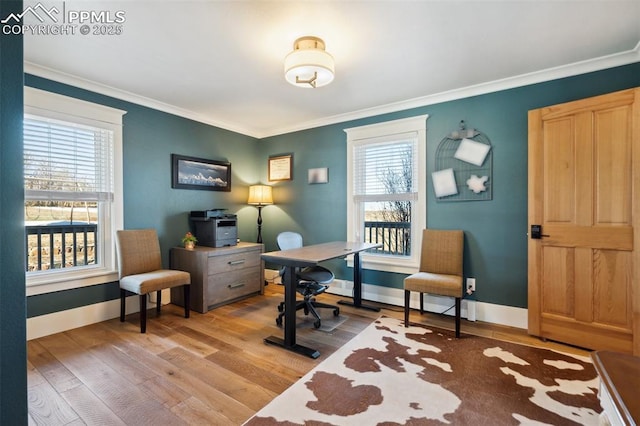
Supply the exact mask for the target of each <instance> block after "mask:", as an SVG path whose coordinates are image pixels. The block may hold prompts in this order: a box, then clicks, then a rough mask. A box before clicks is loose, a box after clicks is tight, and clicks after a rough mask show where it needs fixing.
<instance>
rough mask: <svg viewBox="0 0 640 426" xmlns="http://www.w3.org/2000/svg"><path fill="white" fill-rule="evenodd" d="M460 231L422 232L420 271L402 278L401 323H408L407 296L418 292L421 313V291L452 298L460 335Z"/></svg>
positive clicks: (430, 230) (461, 293)
mask: <svg viewBox="0 0 640 426" xmlns="http://www.w3.org/2000/svg"><path fill="white" fill-rule="evenodd" d="M463 249H464V232H463V231H439V230H433V229H425V230H423V231H422V251H421V252H420V272H418V273H416V274H413V275H410V276H408V277H407V278H405V279H404V326H405V327H408V326H409V299H410V296H411V292H412V291H418V292H420V314H421V315H422V313H423V312H424V293H430V294H438V295H440V296H449V297H454V298H455V308H456V312H455V315H456V337H460V304H461V300H462V296H463V289H464V287H463V285H462V264H463Z"/></svg>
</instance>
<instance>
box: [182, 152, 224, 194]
mask: <svg viewBox="0 0 640 426" xmlns="http://www.w3.org/2000/svg"><path fill="white" fill-rule="evenodd" d="M171 171H172V173H171V187H172V188H176V189H204V190H208V191H231V163H228V162H225V161H215V160H206V159H204V158H196V157H186V156H184V155H178V154H171Z"/></svg>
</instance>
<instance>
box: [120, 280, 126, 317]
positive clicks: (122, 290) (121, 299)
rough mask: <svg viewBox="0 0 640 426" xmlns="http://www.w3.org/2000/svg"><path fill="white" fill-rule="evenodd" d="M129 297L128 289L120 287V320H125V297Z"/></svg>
mask: <svg viewBox="0 0 640 426" xmlns="http://www.w3.org/2000/svg"><path fill="white" fill-rule="evenodd" d="M126 298H127V290H125V289H123V288H121V289H120V322H124V311H125V309H124V308H125V306H124V305H125V299H126Z"/></svg>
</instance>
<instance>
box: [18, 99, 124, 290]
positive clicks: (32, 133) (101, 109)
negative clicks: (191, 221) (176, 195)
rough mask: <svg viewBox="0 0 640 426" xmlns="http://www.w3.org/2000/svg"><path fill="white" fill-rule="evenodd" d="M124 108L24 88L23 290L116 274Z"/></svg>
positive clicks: (55, 287)
mask: <svg viewBox="0 0 640 426" xmlns="http://www.w3.org/2000/svg"><path fill="white" fill-rule="evenodd" d="M123 114H124V111H120V110H116V109H113V108H109V107H105V106H102V105H97V104H93V103H89V102H85V101H80V100H78V99H74V98H69V97H66V96H62V95H57V94H53V93H49V92H45V91H42V90H38V89H33V88H29V87H26V88H25V113H24V185H25V187H24V191H25V206H24V212H25V213H24V220H25V231H26V232H25V233H26V241H25V246H26V274H27V295H33V294H40V293H46V292H50V291H57V290H62V289H68V288H75V287H82V286H85V285H93V284H98V283H103V282H109V281H115V280H117V270H116V264H115V240H114V237H113V235H114V232H115V230H116V229H119V228H121V227H122V115H123Z"/></svg>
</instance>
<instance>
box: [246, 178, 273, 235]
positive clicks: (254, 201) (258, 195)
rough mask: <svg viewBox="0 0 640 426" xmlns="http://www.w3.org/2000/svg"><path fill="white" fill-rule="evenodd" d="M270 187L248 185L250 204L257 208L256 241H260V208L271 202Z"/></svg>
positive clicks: (248, 202)
mask: <svg viewBox="0 0 640 426" xmlns="http://www.w3.org/2000/svg"><path fill="white" fill-rule="evenodd" d="M271 189H272V188H271V187H270V186H267V185H251V186H250V187H249V200H248V201H247V204H251V205H253V206H256V207H257V208H258V241H257V242H258V243H262V208H263V207H264V206H266V205H268V204H273V195H272V192H271Z"/></svg>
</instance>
